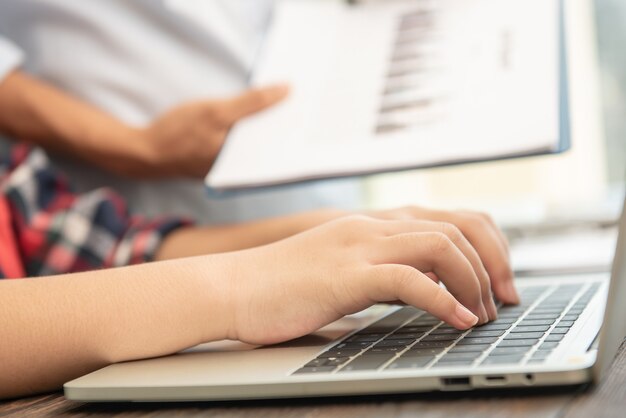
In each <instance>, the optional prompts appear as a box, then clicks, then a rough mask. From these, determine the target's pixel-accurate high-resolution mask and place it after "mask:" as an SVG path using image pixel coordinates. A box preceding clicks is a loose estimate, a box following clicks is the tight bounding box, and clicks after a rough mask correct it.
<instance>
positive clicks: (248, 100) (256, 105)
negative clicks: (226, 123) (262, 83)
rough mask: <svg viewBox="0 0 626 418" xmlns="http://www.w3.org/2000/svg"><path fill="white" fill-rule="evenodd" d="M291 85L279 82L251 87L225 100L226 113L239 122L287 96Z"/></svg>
mask: <svg viewBox="0 0 626 418" xmlns="http://www.w3.org/2000/svg"><path fill="white" fill-rule="evenodd" d="M288 93H289V86H287V85H286V84H278V85H275V86H270V87H263V88H255V89H250V90H248V91H246V92H244V93H243V94H241V95H239V96H236V97H233V98H232V99H228V100H225V101H224V103H223V106H224V111H225V112H224V113H225V114H226V115H228V118H229V119H230V122H231V123H235V122H237V121H238V120H239V119H242V118H244V117H246V116H249V115H252V114H254V113H257V112H260V111H261V110H263V109H266V108H268V107H270V106H272V105H274V104H276V103H278V102H280V101H281V100H283V99H284V98H285V97H287V94H288Z"/></svg>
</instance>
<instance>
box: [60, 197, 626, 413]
mask: <svg viewBox="0 0 626 418" xmlns="http://www.w3.org/2000/svg"><path fill="white" fill-rule="evenodd" d="M625 204H626V202H625ZM516 284H517V287H518V289H519V292H520V295H521V303H520V305H518V306H500V307H499V317H498V319H497V320H496V321H493V322H490V323H488V324H486V325H483V326H480V327H475V328H472V329H470V330H468V331H459V330H456V329H454V328H452V327H451V326H449V325H447V324H445V323H443V322H441V321H439V320H438V319H436V318H435V317H433V316H431V315H429V314H428V313H426V312H423V311H420V310H418V309H415V308H413V307H406V306H403V307H399V306H390V305H379V306H375V307H373V308H371V309H369V310H367V311H365V312H363V313H361V314H358V315H355V316H350V317H346V318H343V319H341V320H339V321H337V322H335V323H333V324H331V325H329V326H327V327H325V328H322V329H321V330H319V331H318V332H316V333H314V334H311V335H308V336H306V337H303V338H299V339H296V340H293V341H289V342H286V343H283V344H279V345H275V346H265V347H253V346H249V345H245V344H242V343H237V342H220V343H214V344H207V345H204V346H199V347H195V348H193V349H191V350H188V351H186V352H183V353H180V354H176V355H172V356H168V357H162V358H155V359H148V360H141V361H133V362H127V363H120V364H114V365H111V366H108V367H105V368H103V369H101V370H99V371H96V372H93V373H91V374H89V375H86V376H84V377H81V378H79V379H76V380H73V381H71V382H69V383H66V384H65V396H66V397H67V398H68V399H71V400H76V401H83V402H85V401H86V402H90V401H160V402H161V401H200V400H202V401H222V400H242V399H267V398H290V397H321V396H343V395H368V394H385V393H406V392H423V391H460V390H464V391H465V390H473V389H484V388H511V387H540V386H555V385H577V384H583V383H587V382H592V381H598V380H599V379H601V377H602V375H603V374H604V373H605V371H606V370H607V368H608V366H609V364H610V363H611V361H612V359H613V357H614V355H615V353H616V351H617V349H618V348H619V345H620V344H621V343H622V341H623V340H624V337H625V336H626V322H624V318H625V317H626V304H624V300H626V210H625V211H624V212H623V214H622V216H621V221H620V226H619V238H618V243H617V250H616V254H615V258H614V262H613V270H612V273H609V272H606V273H597V274H579V275H560V276H549V277H543V278H541V277H537V278H520V279H517V280H516ZM288 320H289V318H285V321H288ZM146 344H149V342H148V341H147V342H146Z"/></svg>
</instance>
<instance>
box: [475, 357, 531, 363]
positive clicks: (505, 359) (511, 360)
mask: <svg viewBox="0 0 626 418" xmlns="http://www.w3.org/2000/svg"><path fill="white" fill-rule="evenodd" d="M523 358H524V356H495V357H487V358H486V359H484V360H483V362H482V363H480V364H487V365H488V364H517V363H519V362H521V361H522V359H523Z"/></svg>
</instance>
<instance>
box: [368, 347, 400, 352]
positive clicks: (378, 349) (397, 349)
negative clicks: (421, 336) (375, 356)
mask: <svg viewBox="0 0 626 418" xmlns="http://www.w3.org/2000/svg"><path fill="white" fill-rule="evenodd" d="M405 349H406V346H403V345H402V346H391V347H384V346H383V347H381V346H377V345H375V346H374V347H372V348H370V349H369V350H367V352H368V353H399V352H401V351H404V350H405Z"/></svg>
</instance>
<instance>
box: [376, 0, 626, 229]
mask: <svg viewBox="0 0 626 418" xmlns="http://www.w3.org/2000/svg"><path fill="white" fill-rule="evenodd" d="M580 3H585V6H584V7H583V9H584V10H579V11H578V12H575V13H568V15H567V18H566V28H567V31H568V42H569V46H568V54H569V56H568V64H569V78H570V80H569V81H570V91H571V97H570V99H571V108H570V117H571V127H572V148H571V149H570V150H569V151H567V152H565V153H563V154H561V155H548V156H541V157H534V158H525V159H519V160H508V161H501V162H490V163H480V164H474V165H464V166H457V167H447V168H435V169H428V170H418V171H411V172H404V173H398V174H387V175H381V176H375V177H372V178H370V179H368V180H366V182H365V191H366V201H367V205H368V206H369V207H370V208H388V207H393V206H398V205H413V204H415V205H426V206H436V207H442V208H451V209H452V208H465V209H476V210H483V211H488V212H490V213H491V214H492V215H493V216H494V218H496V220H497V221H498V222H499V223H500V224H501V225H503V226H504V227H509V228H514V227H519V226H522V225H554V224H563V223H566V224H571V223H589V222H591V223H601V224H602V223H605V222H606V223H610V222H611V220H614V219H615V218H617V217H618V216H619V212H620V210H621V206H622V203H623V196H624V179H625V178H626V168H625V167H626V48H625V46H626V1H623V0H595V1H594V2H580ZM566 4H567V2H566Z"/></svg>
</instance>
